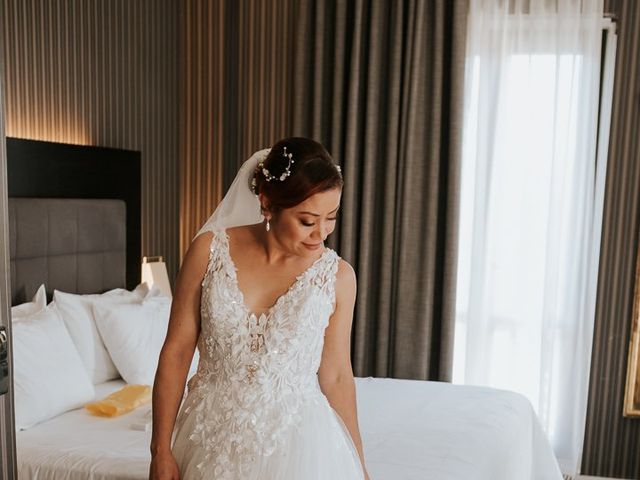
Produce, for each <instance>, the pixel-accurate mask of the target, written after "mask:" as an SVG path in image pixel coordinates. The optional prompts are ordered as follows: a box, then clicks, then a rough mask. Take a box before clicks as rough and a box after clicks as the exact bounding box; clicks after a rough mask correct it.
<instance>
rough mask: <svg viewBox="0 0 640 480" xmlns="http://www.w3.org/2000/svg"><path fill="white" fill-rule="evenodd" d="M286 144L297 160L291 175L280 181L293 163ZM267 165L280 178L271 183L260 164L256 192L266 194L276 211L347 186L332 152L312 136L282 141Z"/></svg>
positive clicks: (257, 171)
mask: <svg viewBox="0 0 640 480" xmlns="http://www.w3.org/2000/svg"><path fill="white" fill-rule="evenodd" d="M284 147H287V154H289V153H291V154H292V155H293V157H292V159H293V161H294V162H293V163H292V164H291V167H290V170H291V174H290V175H289V176H288V177H286V178H285V179H284V180H283V181H280V180H279V177H280V175H281V174H282V173H283V172H284V171H285V169H286V168H287V165H288V164H289V160H288V159H287V158H285V157H284V156H283V153H284ZM264 168H266V169H267V170H268V171H269V173H270V174H271V175H273V176H275V177H276V178H275V179H274V180H272V181H270V182H268V181H267V180H266V178H265V176H264V175H263V173H262V171H261V170H260V169H259V168H257V167H256V170H255V172H254V177H255V180H256V186H255V189H254V193H255V194H256V195H258V194H260V193H262V194H264V196H265V197H266V199H267V201H268V203H269V206H270V211H271V212H272V213H276V212H278V211H280V210H282V209H285V208H291V207H294V206H296V205H298V204H299V203H302V202H304V201H305V200H306V199H307V198H309V197H310V196H312V195H314V194H316V193H320V192H324V191H327V190H332V189H334V188H342V186H343V185H344V182H343V181H342V174H341V173H340V171H339V170H338V168H337V166H336V164H335V162H334V161H333V159H332V158H331V155H329V152H327V150H326V149H325V148H324V147H323V146H322V145H321V144H320V143H318V142H316V141H315V140H311V139H310V138H304V137H289V138H283V139H282V140H279V141H278V142H276V143H275V144H274V145H273V146H272V147H271V151H270V152H269V155H268V156H267V158H266V159H265V161H264Z"/></svg>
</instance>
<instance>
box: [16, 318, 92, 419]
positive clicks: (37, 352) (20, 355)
mask: <svg viewBox="0 0 640 480" xmlns="http://www.w3.org/2000/svg"><path fill="white" fill-rule="evenodd" d="M12 332H13V375H14V377H13V381H14V387H13V393H14V395H15V406H16V407H15V408H16V428H17V429H18V430H24V429H26V428H29V427H31V426H33V425H35V424H36V423H39V422H42V421H44V420H47V419H49V418H52V417H54V416H56V415H59V414H61V413H63V412H66V411H68V410H73V409H74V408H78V407H81V406H83V405H84V404H85V403H87V402H90V401H91V400H93V399H94V397H95V390H94V387H93V384H92V383H91V379H90V378H89V376H88V375H87V372H86V370H85V369H84V367H83V365H82V360H81V359H80V355H79V354H78V351H77V350H76V347H75V346H74V345H73V342H72V341H71V337H70V336H69V333H68V332H67V329H66V328H65V326H64V324H63V323H62V320H61V319H60V316H59V315H58V312H57V311H56V308H55V307H52V306H49V307H45V308H44V309H43V310H41V311H40V312H37V313H35V314H33V315H30V316H28V317H24V318H22V319H20V321H18V322H12Z"/></svg>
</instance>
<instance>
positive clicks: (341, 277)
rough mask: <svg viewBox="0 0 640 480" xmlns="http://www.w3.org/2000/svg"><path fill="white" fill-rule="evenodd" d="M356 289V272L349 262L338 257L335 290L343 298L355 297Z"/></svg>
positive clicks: (350, 298)
mask: <svg viewBox="0 0 640 480" xmlns="http://www.w3.org/2000/svg"><path fill="white" fill-rule="evenodd" d="M356 289H357V279H356V272H355V270H354V269H353V267H352V266H351V264H350V263H349V262H347V261H346V260H345V259H343V258H340V259H339V260H338V271H337V272H336V292H337V295H338V297H342V299H343V300H349V301H351V300H352V299H355V296H356Z"/></svg>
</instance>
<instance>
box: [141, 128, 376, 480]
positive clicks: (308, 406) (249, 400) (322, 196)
mask: <svg viewBox="0 0 640 480" xmlns="http://www.w3.org/2000/svg"><path fill="white" fill-rule="evenodd" d="M342 186H343V181H342V175H341V172H340V167H339V166H337V165H336V164H335V163H334V162H333V160H332V158H331V156H330V155H329V153H328V152H327V151H326V150H325V149H324V147H323V146H322V145H320V144H319V143H318V142H315V141H313V140H310V139H307V138H301V137H291V138H286V139H283V140H280V141H279V142H277V143H276V144H275V145H273V147H272V148H269V149H264V150H260V151H258V152H256V153H255V154H253V155H252V156H251V158H249V159H248V160H247V161H246V162H244V164H243V165H242V167H241V168H240V170H239V172H238V174H237V175H236V178H235V180H234V181H233V183H232V185H231V187H230V188H229V191H228V192H227V194H226V195H225V197H224V199H223V201H222V202H221V203H220V205H219V206H218V208H217V209H216V210H215V212H214V213H213V215H212V216H211V217H210V218H209V220H208V221H207V222H206V223H205V224H204V226H203V227H202V228H201V229H200V231H199V232H198V234H197V235H196V237H195V238H194V240H193V242H192V243H191V246H190V247H189V250H188V252H187V254H186V256H185V258H184V261H183V264H182V267H181V269H180V273H179V275H178V278H177V282H176V291H175V296H174V297H173V304H172V307H171V317H170V321H169V328H168V331H167V337H166V340H165V343H164V346H163V348H162V352H161V354H160V359H159V362H158V369H157V372H156V377H155V382H154V386H153V409H152V410H153V431H152V436H151V455H152V459H151V466H150V473H149V476H150V478H151V479H152V480H161V479H178V478H180V479H183V480H192V479H211V480H214V479H215V480H222V479H238V480H239V479H242V480H247V479H256V480H257V479H266V480H363V479H365V480H368V479H369V476H368V474H367V471H366V468H365V466H364V454H363V449H362V441H361V438H360V433H359V430H358V419H357V411H356V396H355V385H354V379H353V372H352V369H351V362H350V335H351V323H352V318H353V309H354V305H355V296H356V277H355V273H354V271H353V269H352V267H351V266H350V265H349V264H348V263H347V262H345V261H344V260H343V259H341V258H340V257H339V256H338V254H337V253H336V252H335V251H334V250H332V249H330V248H328V247H325V246H324V241H325V239H326V238H327V236H328V235H329V234H331V232H333V230H334V228H335V223H336V215H337V212H338V209H339V205H340V197H341V194H342ZM196 345H197V347H198V351H199V354H200V361H199V364H198V370H197V373H196V374H195V375H194V376H193V377H192V378H191V379H190V380H189V382H188V384H187V390H186V396H184V397H183V393H184V389H183V386H184V384H185V381H186V378H187V372H188V370H189V365H190V363H191V359H192V357H193V353H194V349H195V347H196ZM181 402H182V403H181Z"/></svg>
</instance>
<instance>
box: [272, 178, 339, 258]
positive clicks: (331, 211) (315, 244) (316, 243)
mask: <svg viewBox="0 0 640 480" xmlns="http://www.w3.org/2000/svg"><path fill="white" fill-rule="evenodd" d="M341 195H342V189H340V188H334V189H332V190H327V191H325V192H320V193H316V194H314V195H312V196H310V197H309V198H307V199H306V200H305V201H304V202H302V203H300V204H298V205H296V206H295V207H291V208H286V209H284V210H282V211H281V212H280V214H279V215H278V216H277V218H275V217H274V218H273V219H272V223H273V228H272V232H273V233H274V234H275V235H276V236H277V237H278V240H279V241H280V243H282V244H283V245H284V246H285V247H288V248H289V249H290V250H291V251H292V252H295V253H297V254H299V255H303V256H309V255H310V254H311V255H313V253H312V252H314V251H319V250H321V249H322V247H323V245H322V244H323V242H324V241H325V239H326V238H327V236H329V235H330V234H331V232H333V230H334V228H336V216H337V214H338V209H339V207H340V197H341ZM274 220H275V221H274Z"/></svg>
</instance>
